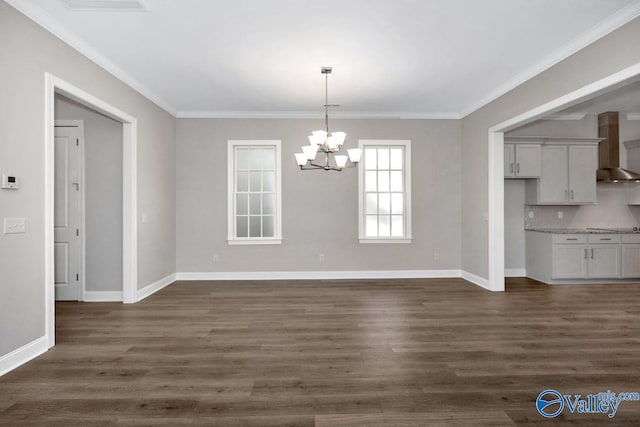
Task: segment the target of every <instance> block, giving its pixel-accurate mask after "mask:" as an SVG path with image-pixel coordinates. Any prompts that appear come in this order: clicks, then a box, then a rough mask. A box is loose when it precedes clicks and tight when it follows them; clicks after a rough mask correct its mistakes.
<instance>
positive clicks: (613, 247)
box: [588, 243, 621, 279]
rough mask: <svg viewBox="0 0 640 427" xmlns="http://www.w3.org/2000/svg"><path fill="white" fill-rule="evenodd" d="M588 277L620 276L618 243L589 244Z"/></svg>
mask: <svg viewBox="0 0 640 427" xmlns="http://www.w3.org/2000/svg"><path fill="white" fill-rule="evenodd" d="M588 266H589V274H588V277H589V278H590V279H614V278H620V276H621V275H620V268H621V264H620V244H618V243H609V244H594V245H590V246H589V262H588Z"/></svg>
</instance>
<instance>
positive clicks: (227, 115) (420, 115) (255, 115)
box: [176, 111, 462, 120]
mask: <svg viewBox="0 0 640 427" xmlns="http://www.w3.org/2000/svg"><path fill="white" fill-rule="evenodd" d="M176 118H179V119H322V118H324V114H323V113H321V112H318V111H178V112H177V113H176ZM331 118H332V119H401V120H460V119H461V118H462V116H461V115H460V113H456V112H397V111H386V112H379V113H378V112H369V111H342V112H336V113H333V112H332V113H331Z"/></svg>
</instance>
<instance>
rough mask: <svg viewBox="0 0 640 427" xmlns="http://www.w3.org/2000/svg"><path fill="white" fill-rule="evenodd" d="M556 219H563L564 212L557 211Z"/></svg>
mask: <svg viewBox="0 0 640 427" xmlns="http://www.w3.org/2000/svg"><path fill="white" fill-rule="evenodd" d="M558 218H559V219H562V218H564V212H562V211H558Z"/></svg>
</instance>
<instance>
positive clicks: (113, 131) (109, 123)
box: [55, 95, 122, 291]
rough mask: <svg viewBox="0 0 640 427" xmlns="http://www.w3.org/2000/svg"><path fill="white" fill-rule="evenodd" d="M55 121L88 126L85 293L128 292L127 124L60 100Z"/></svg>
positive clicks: (70, 101) (85, 187)
mask: <svg viewBox="0 0 640 427" xmlns="http://www.w3.org/2000/svg"><path fill="white" fill-rule="evenodd" d="M55 118H56V120H82V121H83V122H84V158H85V164H84V168H85V181H84V192H85V245H86V246H85V290H87V291H122V123H120V122H117V121H115V120H113V119H111V118H109V117H106V116H103V115H102V114H99V113H97V112H95V111H92V110H90V109H89V108H87V107H85V106H83V105H80V104H78V103H76V102H74V101H72V100H70V99H68V98H65V97H63V96H60V95H57V96H56V102H55Z"/></svg>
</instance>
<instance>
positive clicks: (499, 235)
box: [488, 63, 640, 291]
mask: <svg viewBox="0 0 640 427" xmlns="http://www.w3.org/2000/svg"><path fill="white" fill-rule="evenodd" d="M638 80H640V63H639V64H636V65H633V66H631V67H628V68H626V69H624V70H622V71H619V72H617V73H614V74H612V75H610V76H608V77H605V78H603V79H601V80H598V81H596V82H594V83H591V84H589V85H587V86H584V87H582V88H580V89H577V90H575V91H573V92H570V93H568V94H566V95H564V96H561V97H559V98H556V99H554V100H552V101H550V102H547V103H546V104H543V105H541V106H539V107H537V108H534V109H532V110H529V111H527V112H525V113H523V114H520V115H518V116H515V117H513V118H511V119H509V120H506V121H504V122H502V123H500V124H497V125H495V126H493V127H491V128H489V132H488V134H489V135H488V136H489V138H488V144H489V146H488V148H489V168H488V169H489V181H488V183H489V194H488V196H489V248H488V249H489V251H488V255H489V278H488V279H489V280H488V288H489V289H490V290H492V291H504V289H505V262H504V261H505V258H504V256H505V240H504V238H505V233H504V208H505V205H504V133H505V132H508V131H510V130H513V129H515V128H517V127H520V126H523V125H526V124H528V123H531V122H534V121H536V120H538V119H540V118H542V117H544V116H547V115H549V114H553V113H556V112H558V111H561V110H564V109H566V108H569V107H571V106H573V105H576V104H578V103H581V102H584V101H587V100H589V99H592V98H595V97H597V96H599V95H602V94H603V93H605V92H608V91H610V90H613V89H617V88H619V87H622V86H625V85H627V84H629V83H633V82H635V81H638Z"/></svg>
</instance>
